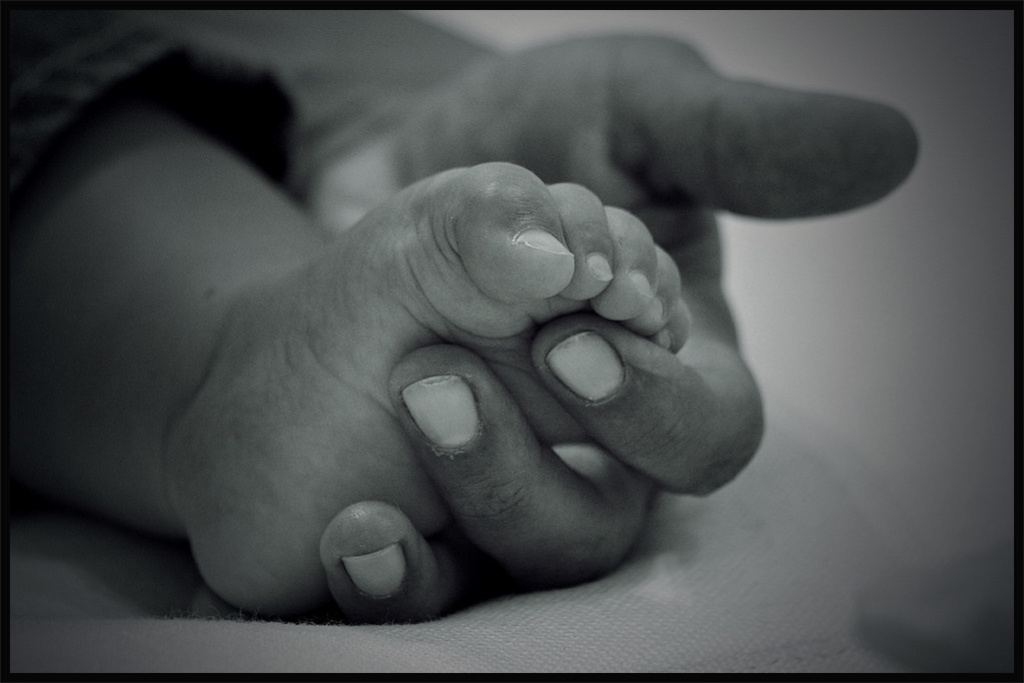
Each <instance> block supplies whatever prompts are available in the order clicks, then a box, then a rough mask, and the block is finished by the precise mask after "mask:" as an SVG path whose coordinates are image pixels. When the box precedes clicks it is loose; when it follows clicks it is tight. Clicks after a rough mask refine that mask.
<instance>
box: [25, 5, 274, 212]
mask: <svg viewBox="0 0 1024 683" xmlns="http://www.w3.org/2000/svg"><path fill="white" fill-rule="evenodd" d="M8 26H9V37H8V40H7V41H6V42H7V59H8V65H9V69H10V71H9V81H8V82H9V86H8V87H9V111H8V118H7V120H8V127H9V147H8V159H9V164H8V169H9V177H8V184H9V185H8V186H9V190H10V193H11V197H12V199H15V200H16V197H17V193H18V191H19V189H20V188H21V187H22V186H23V184H24V183H25V181H26V179H27V178H28V177H29V175H30V174H31V172H32V170H33V169H34V168H35V166H36V164H37V163H38V162H39V161H40V160H41V159H42V158H43V157H44V156H45V155H46V153H47V152H48V151H49V150H50V149H52V148H53V147H54V146H55V145H57V144H59V140H60V135H61V133H63V132H64V131H66V130H67V129H68V127H69V126H70V125H71V124H72V123H73V122H74V121H75V120H76V119H77V118H78V117H79V116H80V114H81V112H82V111H83V110H84V109H85V108H86V107H88V106H90V105H91V104H93V103H95V102H96V101H97V100H99V99H100V98H102V97H103V96H104V95H106V94H108V93H110V92H111V91H112V90H114V89H121V88H125V89H131V90H133V91H137V92H139V93H142V94H144V95H146V96H148V97H152V98H154V99H156V100H158V101H160V102H162V103H164V104H165V105H166V106H168V107H170V108H171V109H173V110H175V111H177V112H179V113H180V114H182V115H183V116H185V117H186V118H188V119H189V120H191V121H193V122H194V123H196V124H198V125H200V126H201V127H203V128H205V129H206V130H208V131H209V132H210V133H211V134H213V135H215V136H216V137H219V138H220V139H222V140H224V141H225V142H226V143H227V144H229V145H231V146H233V147H235V148H236V149H237V150H238V151H239V152H241V153H242V154H243V155H244V156H246V157H247V158H249V159H250V160H251V161H252V162H253V163H255V164H256V165H257V166H258V167H260V168H261V169H262V170H263V171H265V172H266V173H267V174H268V175H269V176H271V177H272V178H274V179H281V178H283V177H284V175H285V173H286V159H287V154H286V151H285V143H284V141H285V139H286V135H287V133H286V129H287V125H288V120H289V113H290V108H289V104H288V100H287V98H286V97H285V95H284V94H283V93H282V92H281V90H280V88H278V87H277V85H276V83H275V81H274V79H273V78H272V77H271V76H270V75H269V74H267V73H266V72H263V71H261V70H259V69H255V68H252V67H249V66H246V65H243V64H241V63H239V62H237V61H235V60H233V59H231V58H228V57H225V56H222V55H217V54H215V53H212V52H207V51H203V50H200V49H197V48H196V47H195V46H194V45H189V44H185V43H184V42H182V41H180V40H179V39H177V38H175V37H173V36H172V35H170V34H165V33H163V32H161V31H159V30H158V29H154V28H153V27H151V26H145V25H142V24H139V23H137V22H135V21H133V20H132V18H131V17H128V16H124V15H121V14H119V13H116V12H113V11H106V10H97V9H88V10H63V9H62V10H34V9H33V10H12V11H11V12H10V15H9V24H8Z"/></svg>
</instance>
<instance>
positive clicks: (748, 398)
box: [533, 314, 763, 494]
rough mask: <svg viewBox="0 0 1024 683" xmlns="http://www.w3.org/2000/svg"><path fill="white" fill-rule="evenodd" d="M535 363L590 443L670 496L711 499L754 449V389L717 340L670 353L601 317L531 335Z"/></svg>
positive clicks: (758, 423)
mask: <svg viewBox="0 0 1024 683" xmlns="http://www.w3.org/2000/svg"><path fill="white" fill-rule="evenodd" d="M533 360H534V364H535V365H536V367H537V370H538V372H539V373H540V374H541V377H542V378H543V379H544V381H545V384H546V385H547V386H548V388H549V389H550V391H551V392H552V393H553V394H554V395H555V396H556V398H558V400H559V402H560V403H561V404H562V405H563V407H564V408H565V409H566V411H567V412H568V413H569V414H570V415H572V416H573V418H575V419H576V420H577V421H578V422H579V423H580V424H581V425H582V426H583V429H584V430H585V431H586V432H587V433H589V434H590V435H591V436H592V438H593V439H594V440H595V441H596V442H598V443H599V444H601V445H602V446H603V447H604V448H605V449H607V450H608V451H609V452H610V453H611V454H612V455H614V456H615V457H617V458H619V459H620V460H621V461H622V462H624V463H627V464H629V465H630V466H632V467H634V468H635V469H637V470H639V471H641V472H643V473H645V474H647V475H648V476H650V477H651V478H652V479H654V480H656V481H657V482H659V483H660V484H661V485H662V486H664V487H666V488H668V489H670V490H672V491H676V492H679V493H691V494H707V493H710V492H711V491H714V490H715V489H717V488H719V487H721V486H722V485H724V484H725V483H727V482H728V481H730V480H731V479H732V478H733V477H734V476H735V475H736V474H737V473H738V472H739V471H740V470H741V469H742V468H743V467H744V466H745V465H746V464H747V462H748V461H749V460H750V458H751V457H752V456H753V454H754V451H755V450H756V449H757V446H758V445H759V443H760V439H761V436H762V433H763V415H762V407H761V401H760V395H759V393H758V390H757V386H756V384H755V383H754V380H753V377H752V376H751V375H750V372H749V370H748V369H747V367H746V365H745V363H744V362H743V360H742V358H741V357H740V356H739V354H738V352H737V351H736V349H735V346H734V345H732V344H730V343H728V342H727V341H725V340H719V339H718V338H716V337H713V336H711V335H704V334H701V335H691V337H690V339H688V340H687V341H686V343H685V345H684V346H683V348H682V350H681V351H680V352H679V353H678V354H676V353H672V352H671V351H669V350H667V349H665V348H663V347H662V346H659V345H658V344H656V343H654V342H652V341H650V340H647V339H644V338H643V337H640V336H638V335H636V334H633V333H632V332H630V331H628V330H626V329H625V328H623V327H621V326H619V325H616V324H614V323H611V322H609V321H607V320H604V319H603V318H599V317H597V316H595V315H592V314H578V315H572V316H567V317H564V318H560V319H558V320H555V321H553V322H551V323H549V324H548V325H546V326H545V327H544V328H543V329H542V330H541V331H540V332H539V333H538V335H537V337H536V338H535V340H534V345H533Z"/></svg>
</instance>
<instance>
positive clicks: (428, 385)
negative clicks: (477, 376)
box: [402, 375, 479, 448]
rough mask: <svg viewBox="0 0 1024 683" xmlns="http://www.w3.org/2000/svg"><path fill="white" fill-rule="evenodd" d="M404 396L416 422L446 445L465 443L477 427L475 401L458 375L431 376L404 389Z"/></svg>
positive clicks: (452, 446) (436, 442) (432, 440)
mask: <svg viewBox="0 0 1024 683" xmlns="http://www.w3.org/2000/svg"><path fill="white" fill-rule="evenodd" d="M402 400H403V401H405V407H406V408H408V409H409V413H410V414H411V415H412V419H413V420H414V421H415V422H416V426H417V427H419V428H420V431H421V432H423V435H424V436H426V437H427V438H428V439H429V440H430V441H431V442H432V443H434V444H435V445H437V446H441V447H443V448H456V447H458V446H464V445H466V444H467V443H469V442H470V441H472V440H473V437H475V436H476V434H477V430H478V424H479V423H478V421H477V415H476V401H474V400H473V392H472V391H471V390H470V388H469V386H468V385H467V384H466V383H465V382H464V381H463V380H462V378H461V377H458V376H457V375H439V376H437V377H428V378H426V379H421V380H420V381H418V382H414V383H413V384H410V385H409V386H407V387H406V388H405V389H403V390H402Z"/></svg>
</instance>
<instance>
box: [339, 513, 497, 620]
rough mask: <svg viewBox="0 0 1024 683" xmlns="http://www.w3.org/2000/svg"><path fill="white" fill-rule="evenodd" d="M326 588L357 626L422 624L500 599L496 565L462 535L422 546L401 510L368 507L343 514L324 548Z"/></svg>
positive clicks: (445, 536)
mask: <svg viewBox="0 0 1024 683" xmlns="http://www.w3.org/2000/svg"><path fill="white" fill-rule="evenodd" d="M320 558H321V561H322V563H323V567H324V573H325V575H326V577H327V584H328V586H329V588H330V591H331V594H332V595H333V596H334V600H335V603H336V604H337V606H338V607H339V608H340V609H341V612H342V614H343V615H344V616H345V619H346V620H347V621H349V622H352V623H396V622H417V621H424V620H427V619H431V618H434V617H437V616H439V615H442V614H446V613H448V612H451V611H453V610H455V609H457V608H458V607H459V606H460V605H461V604H463V603H467V602H469V601H472V600H474V599H481V598H483V597H484V596H485V595H487V594H489V593H493V592H495V591H500V590H501V589H502V588H503V586H502V575H501V572H500V570H499V569H498V567H497V566H496V565H495V564H494V562H493V560H491V559H490V558H488V557H486V556H485V555H484V554H483V553H482V552H481V551H479V550H477V549H476V548H474V547H472V546H471V545H470V544H468V543H467V542H466V541H465V540H464V539H463V538H461V537H460V535H459V534H458V533H454V532H452V531H449V532H442V533H440V534H437V535H435V536H433V537H431V538H430V539H427V538H425V537H424V536H423V535H422V534H420V532H419V531H418V530H417V529H416V527H415V526H413V524H412V522H410V521H409V519H408V518H407V517H406V516H405V514H404V513H403V512H402V511H401V510H400V509H398V508H397V507H395V506H393V505H390V504H387V503H383V502H380V501H364V502H361V503H356V504H354V505H350V506H348V507H347V508H345V509H344V510H342V511H341V512H339V513H338V514H337V515H336V516H335V517H334V519H333V520H332V521H331V522H330V523H329V524H328V525H327V527H326V529H325V531H324V533H323V536H322V537H321V541H320Z"/></svg>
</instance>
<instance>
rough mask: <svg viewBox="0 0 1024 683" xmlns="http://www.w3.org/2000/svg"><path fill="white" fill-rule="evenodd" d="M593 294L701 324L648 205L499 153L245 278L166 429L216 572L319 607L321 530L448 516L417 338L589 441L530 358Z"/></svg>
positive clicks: (636, 319) (243, 601)
mask: <svg viewBox="0 0 1024 683" xmlns="http://www.w3.org/2000/svg"><path fill="white" fill-rule="evenodd" d="M584 309H592V310H593V311H595V312H596V313H597V314H599V315H602V316H604V317H606V318H609V319H612V320H621V321H623V324H624V325H626V326H627V327H629V328H630V329H633V330H634V331H636V332H638V333H640V334H643V335H646V336H649V337H651V338H652V339H653V340H655V341H657V342H658V343H661V344H662V345H665V346H670V347H673V348H675V347H677V346H678V345H680V344H681V343H682V341H683V336H685V332H686V314H685V311H684V309H683V305H682V303H681V300H680V295H679V280H678V273H677V272H676V270H675V266H674V264H672V262H671V260H670V259H669V258H668V257H667V255H665V254H664V252H661V251H660V250H659V249H658V248H656V247H655V245H654V242H653V240H652V239H651V237H650V235H649V233H648V232H647V230H646V228H645V227H644V226H643V224H642V223H640V221H638V220H637V219H636V218H634V217H632V216H631V215H629V214H627V213H626V212H623V211H619V210H616V209H611V208H606V207H604V206H602V204H601V203H600V201H598V200H597V198H596V197H595V196H594V195H592V194H591V193H589V192H588V191H586V190H584V189H583V188H581V187H579V186H574V185H554V186H546V185H544V184H543V183H542V182H541V181H540V180H539V179H538V178H537V177H536V176H534V175H533V174H531V173H529V172H528V171H526V170H524V169H522V168H520V167H516V166H512V165H509V164H498V163H496V164H485V165H482V166H477V167H473V168H469V169H457V170H453V171H448V172H445V173H442V174H439V175H437V176H433V177H431V178H428V179H426V180H424V181H421V182H419V183H417V184H415V185H413V186H411V187H409V188H407V189H406V190H403V191H402V192H400V193H398V194H397V195H395V196H394V197H393V198H392V199H391V200H390V201H388V202H386V203H385V204H382V205H381V206H379V207H378V208H376V209H375V210H373V211H371V212H370V213H369V214H367V215H366V217H365V218H364V219H363V220H362V221H360V222H359V223H358V224H357V225H356V226H354V227H353V228H352V229H350V230H348V231H346V232H344V233H343V234H341V235H340V236H339V237H338V239H337V241H336V242H335V243H333V244H331V245H330V246H329V247H327V248H326V249H325V253H324V254H323V255H322V257H320V258H318V259H317V260H315V261H314V262H312V263H310V264H309V265H308V267H306V268H304V269H302V270H301V271H299V272H295V273H293V274H291V275H289V276H287V277H286V278H284V279H281V280H279V281H276V282H271V283H265V284H264V285H263V286H262V287H260V288H259V289H258V290H254V291H251V292H248V293H247V295H246V296H245V297H244V298H243V299H240V300H239V301H238V302H237V303H236V305H235V307H234V308H233V309H232V313H231V315H230V316H229V319H228V320H227V321H226V323H225V326H224V330H223V333H222V337H221V341H220V345H219V347H218V353H217V355H216V356H215V358H214V360H213V362H212V363H211V367H210V369H209V372H208V375H207V377H206V380H205V382H204V384H203V386H202V387H201V388H200V390H199V391H198V393H197V394H196V396H195V398H194V399H193V401H192V402H191V403H190V405H189V406H187V408H186V409H185V410H184V411H183V413H182V415H181V417H180V418H179V419H178V420H177V421H176V423H175V424H174V425H173V426H172V429H171V430H170V432H169V439H168V454H167V468H168V480H169V481H170V482H171V490H170V495H171V499H172V501H173V503H174V505H175V507H176V509H177V510H178V512H179V514H180V515H181V517H182V520H183V522H184V523H185V525H186V528H187V529H188V533H189V537H190V539H191V541H192V546H193V551H194V553H195V556H196V559H197V561H198V563H199V566H200V569H201V571H202V573H203V575H204V577H205V579H206V580H207V582H208V583H209V584H210V585H211V587H212V588H213V589H214V590H215V591H216V592H217V593H218V594H220V595H221V596H222V597H223V598H225V599H226V600H228V601H229V602H231V603H233V604H235V605H238V606H240V607H243V608H245V609H248V610H251V611H262V612H264V613H271V614H294V613H298V612H303V611H308V610H312V609H315V608H317V607H319V606H322V605H323V604H324V603H326V602H327V601H329V600H330V594H329V591H328V588H327V584H326V581H325V578H324V575H323V571H322V568H321V565H320V559H319V541H320V536H321V533H322V531H323V529H324V528H325V526H326V525H327V523H328V522H329V521H330V520H331V519H332V518H333V517H334V515H335V514H336V513H337V512H338V511H340V510H341V509H343V508H344V507H346V506H348V505H350V504H352V503H355V502H359V501H363V500H381V501H385V502H389V503H392V504H395V505H398V506H399V507H401V509H402V510H403V511H404V512H405V513H406V515H407V516H408V517H409V519H410V520H412V521H413V523H414V524H415V525H416V526H417V527H418V528H419V530H420V531H421V532H422V533H423V534H424V535H428V536H429V535H430V534H433V533H435V532H437V531H439V530H441V529H442V528H444V527H445V526H446V525H447V523H448V521H449V520H448V517H447V514H446V512H445V507H444V504H443V502H442V501H441V500H440V499H439V498H438V496H437V494H436V493H435V492H434V490H433V488H432V487H431V486H430V484H429V480H428V479H427V477H426V475H425V473H424V472H423V471H422V470H421V469H420V466H419V464H418V462H417V460H416V458H415V454H414V452H413V450H412V446H411V445H410V444H409V443H408V442H407V440H406V437H405V435H404V433H403V431H402V430H401V428H400V426H399V423H398V422H397V420H396V417H395V413H394V408H393V406H392V404H391V401H390V399H389V397H388V391H387V386H388V378H389V376H390V373H391V370H392V368H393V367H394V366H395V364H396V362H397V361H398V360H399V359H400V358H401V357H403V356H404V355H405V354H407V353H408V352H410V351H412V350H413V349H415V348H419V347H422V346H426V345H429V344H434V343H442V342H452V343H457V344H460V345H463V346H466V347H468V348H470V349H472V350H474V351H475V352H476V353H478V354H479V355H480V356H481V357H483V358H484V359H485V360H487V361H489V363H490V364H491V366H492V367H493V368H494V370H495V371H496V373H497V374H498V375H499V376H500V377H501V378H502V380H503V381H504V382H505V383H506V385H507V386H508V388H509V389H510V391H511V392H512V393H513V395H514V397H515V398H516V399H517V401H518V402H519V405H520V406H521V407H522V408H523V410H524V412H525V413H526V415H527V417H528V418H529V419H530V421H531V424H532V425H533V427H534V429H535V431H536V432H537V434H538V436H539V437H540V438H541V440H542V441H544V442H546V443H549V444H555V443H560V442H564V441H575V440H581V439H582V438H584V437H585V435H584V434H582V433H581V430H580V429H579V427H578V426H577V425H576V424H575V423H574V422H573V420H572V419H571V418H570V417H569V416H568V415H567V414H566V413H565V412H564V411H563V410H562V409H561V408H560V407H559V405H558V404H557V402H556V401H555V400H554V399H553V398H552V397H551V396H550V395H549V394H547V392H546V391H545V390H544V389H543V386H542V384H541V383H540V381H539V379H538V378H537V377H536V374H535V370H534V369H533V366H532V363H531V361H530V356H529V343H530V340H531V338H532V335H533V332H534V331H535V329H536V327H537V326H538V325H540V324H543V323H545V322H547V321H549V320H551V319H552V318H554V317H557V316H559V315H563V314H567V313H570V312H574V311H580V310H584ZM428 436H429V435H428ZM443 445H444V444H442V446H443Z"/></svg>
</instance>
